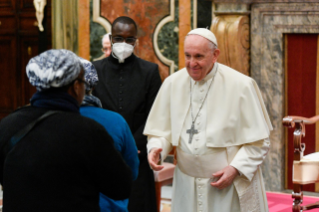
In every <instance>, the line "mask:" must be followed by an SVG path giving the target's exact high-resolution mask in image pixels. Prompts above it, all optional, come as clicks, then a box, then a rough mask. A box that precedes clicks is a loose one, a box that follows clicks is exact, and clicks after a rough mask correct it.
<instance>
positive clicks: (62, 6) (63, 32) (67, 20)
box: [52, 0, 79, 54]
mask: <svg viewBox="0 0 319 212" xmlns="http://www.w3.org/2000/svg"><path fill="white" fill-rule="evenodd" d="M78 26H79V19H78V1H77V0H63V1H52V28H53V30H52V48H54V49H68V50H70V51H73V52H74V53H75V54H78V53H79V52H78V50H79V49H78Z"/></svg>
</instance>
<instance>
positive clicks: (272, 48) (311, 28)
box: [250, 3, 319, 191]
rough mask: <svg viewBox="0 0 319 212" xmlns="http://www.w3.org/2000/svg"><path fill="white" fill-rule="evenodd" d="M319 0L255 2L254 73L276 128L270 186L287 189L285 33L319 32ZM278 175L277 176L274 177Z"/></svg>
mask: <svg viewBox="0 0 319 212" xmlns="http://www.w3.org/2000/svg"><path fill="white" fill-rule="evenodd" d="M318 23H319V4H318V3H268V4H253V5H252V9H251V69H250V70H251V76H252V77H253V78H254V79H255V80H256V81H257V83H258V85H259V87H260V90H261V92H262V95H263V99H264V101H265V104H266V107H267V110H268V113H269V115H270V119H271V121H272V124H273V127H274V131H273V132H272V133H271V137H270V139H271V149H270V152H269V155H268V157H267V159H266V161H265V163H264V166H263V170H264V172H263V174H264V178H265V181H266V190H272V191H280V190H283V189H284V179H285V176H284V173H285V162H284V161H285V141H284V129H283V126H282V118H283V116H284V113H285V111H284V106H285V105H284V96H285V90H284V78H285V75H284V57H283V55H284V50H283V42H284V39H283V34H284V33H319V27H318ZM274 179H276V180H274Z"/></svg>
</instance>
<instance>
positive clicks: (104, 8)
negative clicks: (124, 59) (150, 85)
mask: <svg viewBox="0 0 319 212" xmlns="http://www.w3.org/2000/svg"><path fill="white" fill-rule="evenodd" d="M94 2H97V1H94ZM94 2H93V4H95V3H94ZM99 3H100V14H99V16H100V17H103V18H104V19H105V20H104V21H103V20H100V23H101V24H102V25H103V22H106V23H104V27H105V28H106V31H108V32H109V31H110V23H112V22H113V21H114V20H115V19H116V18H117V17H119V16H123V15H125V16H129V17H131V18H132V19H134V20H135V22H136V23H137V26H138V38H139V42H138V45H137V46H136V47H135V53H136V55H137V56H139V57H141V58H142V59H145V60H148V61H151V62H155V63H157V64H158V65H159V68H160V74H161V76H162V78H165V77H166V76H168V75H169V73H170V72H172V70H174V63H173V61H170V60H168V59H167V58H165V57H162V53H161V52H160V51H159V49H158V47H157V46H156V45H157V35H158V33H159V30H160V29H161V28H162V27H163V25H164V24H165V23H167V22H169V21H174V1H169V0H164V1H163V0H148V1H144V0H143V1H139V2H137V1H136V2H135V1H125V0H119V1H111V0H100V2H99ZM93 7H94V5H93ZM93 9H94V8H93ZM95 12H96V11H93V21H94V19H95V18H96V17H95V15H94V13H95ZM165 59H166V60H165ZM169 63H170V64H169ZM168 66H170V67H171V68H170V67H168Z"/></svg>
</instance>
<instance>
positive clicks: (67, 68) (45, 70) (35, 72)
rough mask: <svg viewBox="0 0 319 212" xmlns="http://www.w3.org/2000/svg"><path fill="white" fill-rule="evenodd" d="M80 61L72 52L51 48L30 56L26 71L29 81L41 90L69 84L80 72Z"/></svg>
mask: <svg viewBox="0 0 319 212" xmlns="http://www.w3.org/2000/svg"><path fill="white" fill-rule="evenodd" d="M81 68H82V65H81V62H80V60H79V58H78V56H76V54H74V53H73V52H71V51H69V50H66V49H51V50H48V51H45V52H43V53H42V54H40V55H38V56H36V57H33V58H31V60H30V61H29V63H28V65H27V67H26V71H27V76H28V78H29V81H30V83H31V84H32V85H33V86H35V87H36V88H37V90H39V91H41V90H43V89H48V88H51V87H55V88H58V87H63V86H65V85H68V84H70V83H71V82H72V81H73V80H75V79H76V77H77V76H78V75H79V74H80V72H81Z"/></svg>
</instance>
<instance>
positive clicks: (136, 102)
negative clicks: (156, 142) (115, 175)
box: [93, 54, 161, 212]
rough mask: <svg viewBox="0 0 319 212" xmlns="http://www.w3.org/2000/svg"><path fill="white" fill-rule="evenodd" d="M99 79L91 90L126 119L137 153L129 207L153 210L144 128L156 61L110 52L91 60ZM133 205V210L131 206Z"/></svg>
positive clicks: (154, 89)
mask: <svg viewBox="0 0 319 212" xmlns="http://www.w3.org/2000/svg"><path fill="white" fill-rule="evenodd" d="M93 65H94V66H95V68H96V70H97V73H98V77H99V83H98V84H97V86H96V87H95V90H94V91H93V94H94V95H95V96H97V97H98V98H99V99H100V100H101V102H102V106H103V108H105V109H108V110H111V111H115V112H118V113H119V114H121V115H122V116H123V117H124V119H125V120H126V122H127V123H128V125H129V127H130V129H131V131H132V134H133V136H134V139H135V142H136V145H137V148H138V150H139V151H140V153H139V160H140V168H139V176H138V178H137V180H136V181H135V182H134V183H133V190H132V194H131V197H130V201H129V209H130V211H145V212H152V211H156V198H155V185H154V175H153V171H152V170H151V169H150V168H149V165H148V162H147V153H146V143H147V137H146V136H144V135H143V129H144V126H145V122H146V119H147V116H148V113H149V111H150V109H151V107H152V104H153V101H154V99H155V97H156V94H157V92H158V90H159V88H160V86H161V78H160V75H159V71H158V65H157V64H154V63H151V62H148V61H145V60H142V59H140V58H138V57H136V56H135V55H134V54H132V55H131V56H130V57H128V58H126V59H125V61H124V63H119V62H118V60H117V59H116V58H114V57H113V56H112V55H111V56H109V57H107V58H105V59H102V60H99V61H96V62H93ZM130 207H133V208H136V209H135V210H134V209H132V208H130Z"/></svg>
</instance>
